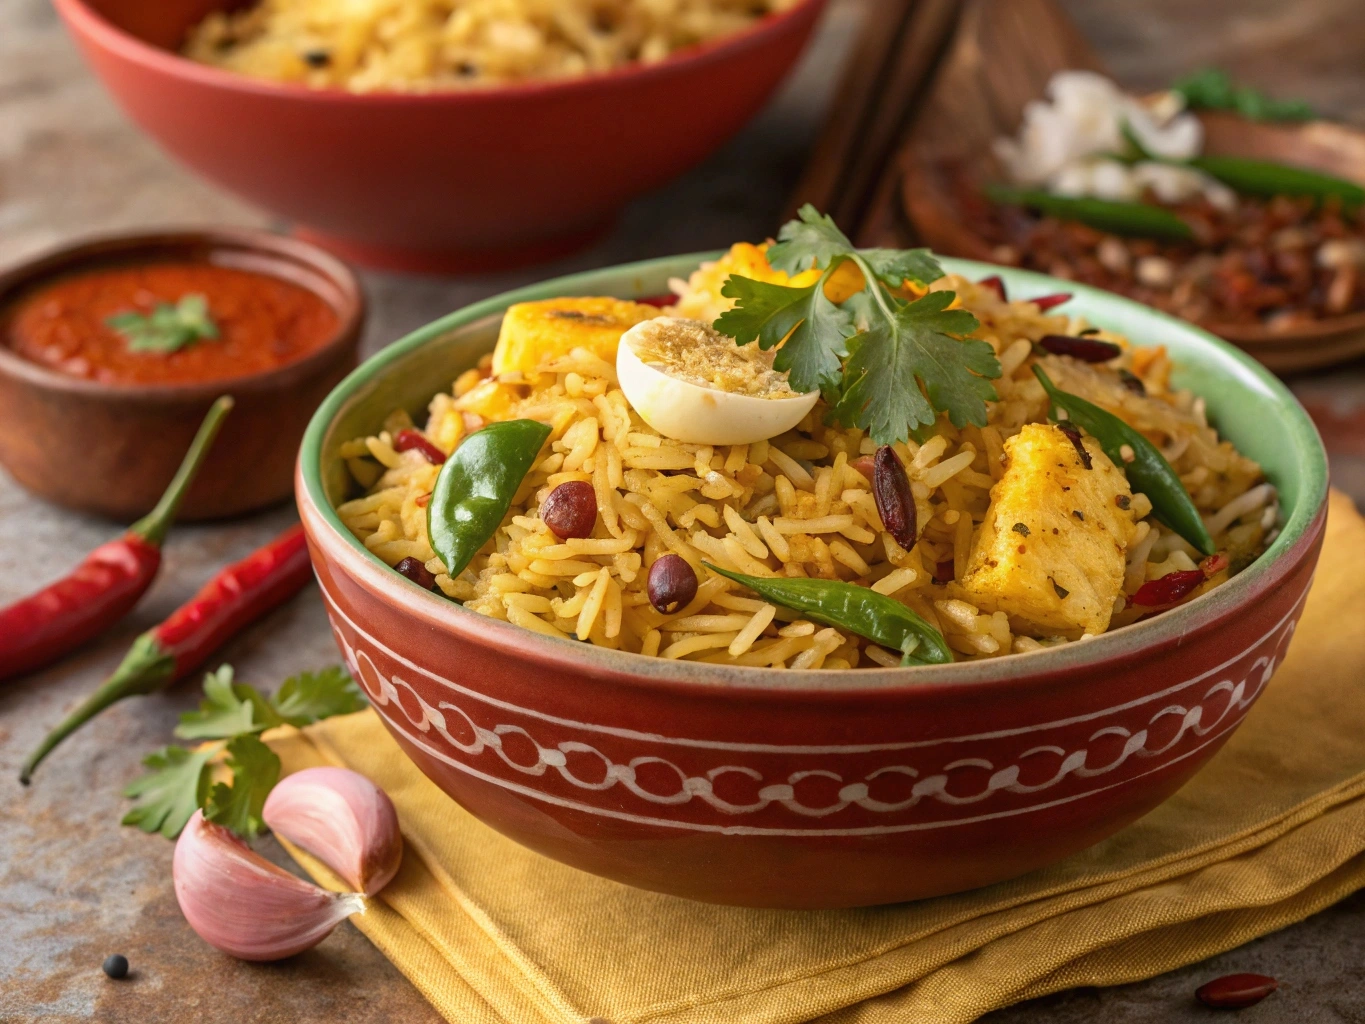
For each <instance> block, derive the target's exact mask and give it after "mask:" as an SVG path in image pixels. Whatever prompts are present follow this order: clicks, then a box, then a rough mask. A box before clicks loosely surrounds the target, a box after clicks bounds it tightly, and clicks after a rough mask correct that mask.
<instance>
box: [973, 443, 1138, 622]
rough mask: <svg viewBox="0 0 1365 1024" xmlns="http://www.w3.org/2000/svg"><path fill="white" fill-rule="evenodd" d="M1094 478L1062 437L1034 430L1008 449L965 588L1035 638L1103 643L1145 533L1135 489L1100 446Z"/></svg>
mask: <svg viewBox="0 0 1365 1024" xmlns="http://www.w3.org/2000/svg"><path fill="white" fill-rule="evenodd" d="M1081 443H1082V444H1084V446H1085V450H1086V453H1087V454H1088V455H1089V457H1090V468H1088V469H1087V468H1086V466H1085V464H1084V460H1083V459H1082V458H1081V455H1080V453H1079V451H1077V448H1076V445H1075V444H1074V443H1073V442H1072V440H1071V438H1070V437H1068V436H1067V435H1066V434H1065V433H1063V432H1062V431H1061V430H1060V429H1059V428H1057V427H1055V426H1051V425H1048V424H1042V423H1030V424H1028V425H1026V426H1025V427H1024V429H1023V430H1022V431H1021V432H1020V433H1018V434H1016V435H1015V436H1014V437H1012V438H1010V439H1009V440H1008V441H1006V442H1005V455H1006V458H1007V460H1008V466H1007V468H1006V470H1005V474H1004V476H1003V477H1002V478H1001V479H1000V480H999V481H997V483H996V484H995V486H994V487H993V488H991V504H990V508H989V509H988V510H987V512H986V519H985V522H983V523H982V524H981V528H980V530H979V532H978V534H977V536H976V538H975V541H974V542H973V545H972V553H971V558H970V560H969V562H968V566H967V571H966V573H965V574H964V575H963V577H962V581H961V588H962V590H963V591H965V594H964V596H965V598H966V599H967V600H969V601H972V602H974V603H975V604H977V605H978V606H979V607H980V608H982V609H983V610H986V611H1002V612H1004V613H1005V614H1007V615H1008V616H1009V617H1010V624H1011V626H1012V628H1013V629H1014V631H1015V632H1017V633H1024V634H1027V635H1031V636H1066V637H1069V638H1070V639H1073V640H1074V639H1076V638H1078V637H1079V636H1080V635H1081V634H1082V633H1092V634H1096V633H1102V632H1104V630H1105V629H1107V628H1108V626H1109V617H1110V615H1111V614H1113V610H1114V599H1115V598H1116V597H1118V595H1119V593H1120V591H1121V589H1122V586H1123V574H1124V568H1125V566H1126V558H1125V552H1126V550H1127V548H1128V545H1129V544H1130V543H1131V542H1132V539H1133V535H1134V533H1135V532H1136V529H1137V524H1136V522H1135V517H1134V513H1133V511H1132V507H1131V506H1132V498H1133V494H1132V491H1131V490H1130V489H1129V486H1128V480H1127V479H1126V478H1125V477H1124V475H1123V473H1122V472H1120V471H1119V470H1118V468H1117V467H1115V465H1114V463H1113V462H1111V461H1110V460H1109V457H1108V456H1107V455H1105V454H1104V451H1103V449H1102V448H1101V447H1100V445H1099V442H1098V441H1096V440H1095V439H1094V438H1092V437H1085V438H1083V440H1082V442H1081Z"/></svg>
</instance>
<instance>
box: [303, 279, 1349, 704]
mask: <svg viewBox="0 0 1365 1024" xmlns="http://www.w3.org/2000/svg"><path fill="white" fill-rule="evenodd" d="M718 255H719V254H717V253H692V254H687V255H681V256H672V257H667V258H663V259H655V260H648V261H644V262H640V263H633V264H626V265H623V266H619V267H611V268H605V269H602V270H595V271H589V272H587V273H581V274H574V275H570V276H566V277H561V278H556V279H553V280H550V281H546V282H543V283H540V284H536V285H532V286H529V287H526V288H521V289H518V290H516V291H513V292H508V293H505V294H503V295H499V296H495V297H493V298H490V299H486V300H484V301H482V302H478V303H475V304H473V305H471V306H468V307H466V308H464V309H462V310H458V311H456V312H454V313H451V314H449V315H447V316H445V317H442V318H441V319H439V320H436V321H434V322H433V323H431V324H429V325H427V326H426V327H423V328H420V329H419V330H417V331H414V332H413V333H412V334H410V335H408V336H407V337H405V338H403V339H401V340H399V341H397V342H395V343H394V344H392V345H390V346H389V347H388V348H386V349H385V350H384V351H382V352H380V353H379V354H377V355H375V356H373V357H372V358H371V359H369V360H368V361H367V362H366V363H364V364H363V365H362V366H361V367H360V368H359V369H357V370H356V371H354V372H353V373H352V374H351V375H350V376H349V377H348V378H347V379H346V380H345V381H343V382H342V383H341V384H340V385H339V386H338V387H337V388H336V390H335V391H334V392H333V393H332V394H331V396H329V398H328V399H327V400H326V401H325V402H324V403H323V404H322V405H321V406H320V407H319V409H318V411H317V413H316V415H315V416H314V418H313V421H312V423H311V424H310V426H309V429H308V432H307V434H306V435H305V437H304V442H303V447H302V450H301V453H300V459H301V475H302V485H303V487H305V488H306V489H307V490H308V492H309V494H310V496H311V497H312V498H313V500H314V501H315V503H316V504H317V506H318V508H319V509H320V510H321V512H322V515H323V517H324V519H325V521H326V522H327V523H328V525H329V526H330V527H331V528H332V529H334V530H336V531H337V532H338V533H339V534H340V536H341V537H343V538H344V539H345V541H346V542H347V543H348V544H349V545H350V546H351V547H352V548H354V549H356V550H357V551H358V552H361V553H363V554H364V556H365V557H366V558H369V559H371V560H373V561H375V562H376V563H379V560H378V559H377V558H375V556H374V555H371V554H370V553H369V552H368V551H367V550H366V549H365V547H364V545H363V544H362V543H361V542H360V541H359V540H358V539H357V538H356V537H355V536H354V535H352V534H351V533H350V532H349V531H348V530H346V529H345V527H344V526H342V524H341V521H340V519H339V518H338V517H337V516H336V514H335V511H334V509H335V506H336V505H337V504H339V503H341V502H342V501H344V500H346V499H347V498H348V497H353V496H355V491H354V489H353V485H352V483H351V481H350V478H349V475H348V473H347V471H346V467H345V464H344V462H343V460H342V459H341V457H340V455H339V447H340V445H341V444H342V443H343V442H344V441H347V440H350V439H352V438H354V437H357V436H362V435H365V434H369V433H374V432H375V431H377V430H378V429H379V428H380V425H381V424H382V422H383V420H384V418H385V417H386V416H387V415H388V414H389V413H390V412H391V411H393V410H394V409H397V408H402V409H406V410H407V411H408V412H409V413H410V414H412V415H413V416H414V418H415V419H417V421H418V422H422V418H423V417H424V415H425V408H426V405H427V403H428V402H429V401H430V399H431V398H432V396H433V395H434V394H436V393H437V392H439V391H442V390H447V389H449V387H450V385H451V382H452V381H453V380H454V379H455V377H456V376H457V375H458V374H459V373H460V372H461V371H463V370H465V369H468V368H469V367H471V366H473V365H474V364H475V363H476V362H477V360H478V358H479V357H480V356H481V355H483V354H484V353H485V352H488V351H489V350H491V348H492V346H493V344H494V342H495V340H496V338H497V332H498V327H499V324H500V322H501V316H502V312H503V310H504V309H506V307H507V306H509V305H511V304H512V303H515V302H525V301H531V300H536V299H544V298H551V297H555V296H559V295H588V294H602V295H612V296H617V297H620V298H638V297H641V296H649V295H658V294H661V293H665V292H667V285H668V280H669V278H672V277H679V276H681V277H686V276H687V274H688V273H689V272H691V271H692V270H693V269H695V268H696V266H697V264H698V263H699V262H700V261H702V260H707V259H715V258H716V257H717V256H718ZM941 262H942V263H943V266H944V268H945V270H947V271H948V272H950V273H957V274H961V275H963V276H965V277H968V278H971V279H979V278H982V277H985V276H988V275H990V274H999V275H1000V276H1001V277H1002V278H1004V280H1005V282H1006V285H1007V287H1008V290H1009V294H1010V295H1011V296H1012V297H1016V298H1028V297H1030V296H1038V295H1045V294H1052V293H1056V292H1058V291H1068V292H1071V293H1073V294H1074V296H1075V297H1074V298H1073V299H1072V301H1071V302H1070V303H1069V304H1068V305H1067V306H1065V307H1064V311H1065V312H1068V313H1071V314H1073V315H1077V314H1079V315H1084V316H1085V317H1086V318H1087V319H1089V320H1090V321H1091V322H1092V323H1094V324H1097V325H1099V326H1102V327H1105V328H1107V329H1110V330H1114V331H1117V332H1119V333H1122V334H1124V335H1125V336H1127V337H1128V338H1129V339H1130V340H1131V341H1132V342H1133V343H1134V344H1136V345H1140V346H1150V345H1165V346H1166V347H1167V348H1168V350H1169V351H1170V353H1171V356H1172V358H1173V361H1174V363H1175V367H1176V368H1175V372H1174V375H1173V379H1174V382H1175V384H1176V385H1177V386H1179V387H1183V388H1190V389H1192V390H1193V391H1195V393H1196V394H1199V395H1201V396H1203V397H1204V399H1205V401H1206V403H1207V410H1208V417H1209V422H1210V423H1212V424H1213V425H1214V426H1216V427H1217V428H1218V430H1219V432H1220V435H1221V436H1223V437H1225V438H1228V439H1230V440H1232V441H1233V443H1234V444H1235V445H1236V446H1237V447H1238V449H1239V450H1240V451H1241V452H1243V453H1244V454H1246V455H1248V456H1249V457H1251V458H1253V459H1255V460H1256V461H1258V462H1259V463H1260V464H1261V466H1262V467H1263V468H1264V470H1265V474H1266V476H1267V478H1268V479H1269V480H1270V481H1271V482H1272V483H1274V484H1275V486H1276V487H1277V488H1278V489H1279V495H1280V503H1281V509H1282V511H1281V517H1282V521H1283V524H1284V525H1283V529H1282V530H1281V532H1280V535H1279V536H1278V537H1277V538H1276V539H1275V541H1274V542H1273V543H1272V544H1271V546H1270V548H1269V550H1268V551H1267V552H1266V553H1265V554H1264V555H1262V556H1261V558H1260V559H1258V560H1257V561H1256V563H1255V564H1253V565H1252V566H1250V567H1248V568H1247V569H1246V570H1244V571H1243V572H1242V573H1240V574H1239V575H1238V576H1237V577H1235V578H1234V579H1233V580H1232V581H1231V582H1229V583H1228V584H1226V585H1225V586H1222V587H1219V588H1217V589H1216V590H1214V591H1213V592H1211V593H1209V594H1206V595H1204V596H1203V597H1200V598H1198V599H1197V600H1195V601H1193V602H1190V604H1188V605H1185V606H1182V608H1180V609H1178V610H1177V611H1175V612H1172V613H1170V614H1167V615H1163V616H1157V617H1156V618H1154V619H1151V620H1148V621H1146V622H1143V623H1138V624H1135V625H1132V626H1127V627H1124V628H1122V629H1118V630H1115V631H1114V632H1112V633H1107V634H1104V635H1103V636H1101V637H1098V638H1096V639H1095V640H1093V641H1091V642H1089V643H1086V644H1072V645H1066V646H1064V647H1061V648H1055V649H1049V650H1044V651H1039V652H1034V653H1031V654H1024V655H1013V656H1011V657H1009V658H1000V659H989V660H986V661H978V662H975V663H959V664H955V665H944V666H928V667H923V668H914V669H857V670H854V671H852V672H847V673H837V672H831V673H809V675H819V676H821V677H822V680H821V683H820V685H821V686H839V687H847V688H857V687H858V686H859V685H862V686H867V685H868V684H869V683H871V682H872V681H873V677H874V676H880V677H882V679H881V680H878V681H879V682H886V683H892V682H894V681H895V680H902V681H904V680H906V679H907V678H909V677H913V678H914V679H915V680H916V681H928V680H927V678H925V677H926V676H930V675H931V676H932V677H933V680H934V681H935V682H939V681H942V682H972V681H978V680H990V679H999V678H1001V677H1002V676H1006V675H1010V674H1012V673H1013V672H1014V671H1015V670H1014V669H1012V668H1011V666H1012V665H1014V664H1018V663H1020V662H1024V661H1026V662H1027V663H1028V666H1029V669H1030V670H1038V669H1040V668H1043V667H1045V666H1044V665H1043V664H1042V662H1043V660H1044V659H1047V660H1048V661H1049V662H1050V663H1051V664H1052V665H1054V666H1055V667H1056V668H1058V669H1062V668H1070V667H1073V666H1075V665H1077V664H1081V663H1084V662H1088V661H1097V660H1102V659H1103V658H1104V657H1110V656H1113V655H1116V654H1123V653H1124V649H1125V648H1126V649H1128V650H1134V651H1135V650H1137V649H1138V648H1140V647H1142V646H1145V645H1147V644H1150V643H1156V642H1160V641H1161V640H1163V639H1166V638H1169V637H1171V636H1175V635H1179V634H1181V633H1182V632H1184V631H1186V630H1187V629H1189V628H1193V626H1194V625H1195V624H1197V623H1198V622H1203V621H1208V619H1209V618H1211V617H1213V616H1216V615H1220V614H1223V613H1225V612H1226V611H1227V610H1228V609H1229V608H1231V607H1233V606H1234V605H1236V604H1237V602H1238V601H1240V600H1241V598H1242V595H1243V594H1244V593H1245V592H1246V591H1247V590H1249V589H1250V588H1251V587H1253V586H1254V584H1255V581H1256V580H1257V579H1258V578H1259V577H1260V576H1262V575H1263V574H1264V573H1265V571H1266V570H1267V569H1268V567H1269V566H1270V565H1271V564H1272V563H1273V562H1274V561H1275V559H1276V558H1278V557H1279V556H1280V555H1282V554H1283V553H1285V552H1286V551H1288V550H1289V549H1290V548H1291V547H1292V546H1293V545H1294V544H1295V542H1296V541H1298V540H1299V539H1300V538H1301V537H1302V536H1303V535H1304V533H1305V532H1306V531H1307V529H1308V527H1309V525H1310V524H1311V523H1312V521H1313V519H1314V517H1315V516H1316V514H1317V513H1318V510H1319V509H1320V508H1321V507H1322V505H1323V503H1324V502H1325V500H1326V494H1327V458H1326V453H1325V452H1324V450H1323V447H1322V442H1321V440H1320V439H1319V437H1318V434H1317V430H1316V428H1315V427H1314V426H1313V422H1312V420H1311V419H1310V418H1309V417H1308V414H1307V413H1306V412H1305V411H1304V409H1303V407H1302V406H1300V405H1299V403H1298V401H1297V400H1296V399H1295V398H1294V397H1293V395H1292V394H1291V393H1290V392H1289V390H1288V389H1287V388H1286V387H1285V386H1284V385H1283V384H1282V383H1281V382H1280V381H1279V380H1277V379H1276V378H1275V377H1274V376H1273V375H1272V374H1271V373H1270V372H1269V371H1267V370H1266V369H1265V368H1264V367H1262V366H1261V365H1260V364H1258V363H1257V362H1256V361H1255V360H1253V359H1252V358H1251V357H1250V356H1248V355H1246V354H1244V353H1242V352H1241V351H1239V350H1238V349H1236V348H1234V347H1233V346H1231V345H1229V344H1227V343H1226V342H1223V341H1221V340H1219V339H1218V338H1216V337H1214V336H1213V335H1211V334H1208V333H1207V332H1205V331H1202V330H1200V329H1198V328H1196V327H1194V326H1192V325H1190V324H1188V323H1185V322H1184V321H1181V320H1177V319H1175V318H1174V317H1171V316H1168V315H1166V314H1164V313H1160V312H1157V311H1156V310H1153V309H1149V308H1147V307H1145V306H1142V305H1139V304H1138V303H1135V302H1132V301H1130V300H1128V299H1125V298H1121V297H1119V296H1117V295H1113V294H1111V293H1109V292H1105V291H1102V290H1100V289H1096V288H1090V287H1086V286H1083V285H1075V284H1073V283H1072V282H1068V281H1061V280H1058V279H1056V278H1051V277H1047V276H1046V275H1042V274H1036V273H1031V272H1028V271H1021V270H1014V269H1010V268H1005V267H997V266H993V265H990V264H985V263H979V262H975V261H971V260H961V259H943V260H942V261H941ZM379 564H382V563H379ZM417 596H418V597H421V595H417ZM422 599H423V600H427V601H430V602H433V603H434V604H436V605H441V606H444V608H445V609H448V612H447V614H450V615H472V614H475V613H473V612H465V611H464V610H463V609H462V608H460V607H459V606H458V605H455V604H453V603H452V602H449V601H446V600H444V599H443V598H440V597H437V596H435V595H428V596H426V597H425V598H422ZM540 639H542V638H539V637H537V638H534V640H532V638H530V636H529V635H528V641H529V642H532V643H535V642H538V641H539V640H540ZM546 642H547V643H550V644H556V645H560V644H566V643H569V642H567V641H556V640H546ZM574 646H575V647H581V645H574ZM598 655H601V656H602V657H603V659H604V663H610V664H611V665H612V667H614V668H617V669H622V668H626V670H628V671H632V672H634V673H636V674H637V675H638V676H640V677H641V678H645V677H656V678H666V679H672V680H678V679H685V680H689V681H697V682H706V681H709V682H713V683H714V682H721V683H724V682H725V681H727V680H729V681H731V682H734V681H738V680H743V681H744V683H745V684H746V685H765V684H766V685H771V686H779V685H786V686H792V685H794V684H797V681H796V680H793V679H792V678H791V676H792V675H793V674H790V673H782V672H779V671H775V670H771V669H749V668H733V669H724V670H720V671H718V669H719V667H718V666H714V665H707V666H706V672H705V673H704V674H703V673H697V672H693V671H691V670H690V669H689V667H688V666H687V665H686V664H684V663H679V662H669V663H665V665H663V666H661V665H659V663H658V659H650V658H641V657H640V656H639V655H633V654H626V653H623V652H615V651H594V652H593V656H594V657H596V656H598ZM622 659H625V660H624V661H622ZM731 676H733V677H734V678H733V679H731V678H730V677H731ZM836 676H839V677H844V678H842V679H836V678H833V677H836ZM763 677H767V678H766V679H765V678H763ZM780 679H785V680H786V682H785V683H780V682H779V680H780Z"/></svg>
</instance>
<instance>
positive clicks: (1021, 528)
mask: <svg viewBox="0 0 1365 1024" xmlns="http://www.w3.org/2000/svg"><path fill="white" fill-rule="evenodd" d="M1010 529H1011V530H1013V531H1014V532H1015V533H1017V534H1019V535H1020V536H1021V537H1027V536H1028V527H1027V526H1025V525H1024V524H1023V523H1015V524H1014V525H1013V526H1011V527H1010Z"/></svg>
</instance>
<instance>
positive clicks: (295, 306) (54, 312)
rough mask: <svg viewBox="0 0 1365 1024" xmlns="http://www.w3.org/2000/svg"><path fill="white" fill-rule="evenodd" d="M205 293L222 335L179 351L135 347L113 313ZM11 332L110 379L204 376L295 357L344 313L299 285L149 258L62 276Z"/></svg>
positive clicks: (40, 356) (51, 361) (43, 358)
mask: <svg viewBox="0 0 1365 1024" xmlns="http://www.w3.org/2000/svg"><path fill="white" fill-rule="evenodd" d="M195 294H198V295H203V296H204V297H205V298H206V299H207V300H208V311H209V317H210V318H211V319H212V320H213V322H214V324H216V325H217V328H218V337H217V338H216V339H204V340H201V341H195V342H192V343H191V344H188V345H186V346H184V347H183V348H180V349H177V350H176V351H174V352H135V351H132V350H131V349H130V348H129V346H128V341H127V339H126V338H124V337H123V335H121V334H119V333H118V332H117V331H115V330H114V329H113V328H111V327H110V326H109V325H108V323H107V322H106V321H108V319H109V318H110V317H112V316H117V315H118V314H120V313H130V312H131V313H140V314H143V315H146V314H148V313H151V312H152V310H153V309H154V308H155V307H156V306H157V305H158V304H159V303H168V304H170V305H175V304H176V303H177V302H179V301H180V299H181V298H183V297H184V296H186V295H195ZM5 319H6V325H5V329H4V335H5V341H6V343H7V344H8V345H9V347H10V348H11V349H12V350H13V351H14V352H16V353H18V354H19V355H21V356H23V357H24V358H25V359H29V360H31V361H33V362H35V363H40V364H42V365H43V366H47V367H50V368H52V369H54V370H60V371H62V372H63V373H69V374H71V375H72V376H74V377H85V378H88V379H90V380H97V381H101V382H104V383H109V384H201V383H208V382H211V381H220V380H229V379H232V378H234V377H245V376H248V375H250V374H256V373H261V372H263V371H266V370H273V369H275V368H276V367H279V366H284V365H285V364H287V363H292V362H295V361H296V360H298V359H301V358H303V357H304V356H306V355H308V354H309V353H310V352H312V351H314V350H315V349H317V348H319V347H320V346H322V345H323V344H324V343H326V342H327V341H328V340H329V339H330V338H332V337H333V336H334V335H335V332H336V328H337V323H338V320H339V318H338V316H337V313H336V311H335V310H334V309H332V307H331V306H330V305H328V304H327V302H325V301H324V300H323V299H322V298H320V297H319V296H317V295H315V294H314V293H313V292H311V291H309V290H308V289H307V288H304V287H302V286H301V285H297V284H294V283H293V282H291V281H286V280H284V279H282V278H278V277H272V276H271V275H269V274H261V273H257V272H255V271H251V270H239V269H237V268H235V267H222V266H216V265H214V264H211V263H149V264H142V265H137V266H119V267H110V268H106V269H102V270H92V271H88V272H85V273H81V274H74V275H72V276H70V277H64V278H61V279H60V280H57V281H55V282H53V283H52V284H49V285H46V286H44V287H41V288H39V289H37V290H35V291H34V292H32V293H30V294H29V295H28V296H27V297H26V298H24V299H23V300H22V301H21V302H20V303H19V304H18V306H17V307H16V308H15V309H14V310H13V311H12V312H11V313H10V314H9V315H8V316H7V317H6V318H5Z"/></svg>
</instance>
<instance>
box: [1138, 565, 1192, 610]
mask: <svg viewBox="0 0 1365 1024" xmlns="http://www.w3.org/2000/svg"><path fill="white" fill-rule="evenodd" d="M1205 579H1206V577H1205V576H1204V571H1203V570H1202V569H1177V570H1176V571H1175V572H1168V573H1167V574H1166V575H1165V576H1162V577H1161V578H1159V579H1155V580H1148V581H1147V582H1146V583H1144V584H1143V585H1142V586H1140V587H1138V590H1137V593H1136V594H1134V595H1133V604H1140V605H1142V606H1143V607H1144V608H1158V607H1160V606H1162V605H1167V604H1175V603H1176V602H1177V601H1180V600H1182V599H1184V598H1186V597H1189V596H1190V594H1192V593H1194V591H1195V590H1197V589H1198V588H1199V585H1200V584H1201V583H1203V582H1204V580H1205Z"/></svg>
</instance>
